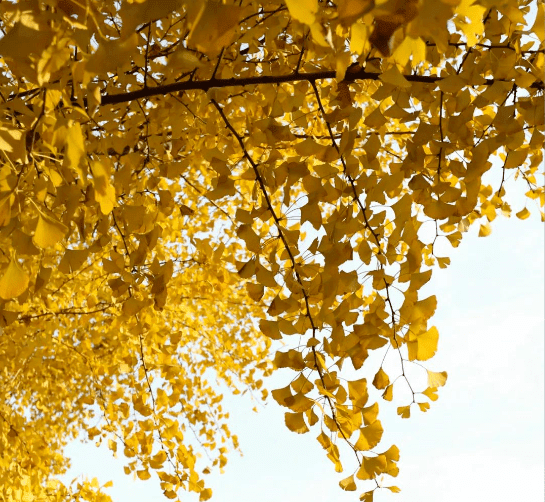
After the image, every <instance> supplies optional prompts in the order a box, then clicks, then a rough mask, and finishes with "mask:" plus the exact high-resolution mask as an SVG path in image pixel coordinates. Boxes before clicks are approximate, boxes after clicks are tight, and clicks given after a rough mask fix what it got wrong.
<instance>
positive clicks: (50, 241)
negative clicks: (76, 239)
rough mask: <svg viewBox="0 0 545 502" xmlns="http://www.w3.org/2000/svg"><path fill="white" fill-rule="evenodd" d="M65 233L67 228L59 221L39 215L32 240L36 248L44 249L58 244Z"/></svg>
mask: <svg viewBox="0 0 545 502" xmlns="http://www.w3.org/2000/svg"><path fill="white" fill-rule="evenodd" d="M67 231H68V227H67V226H66V225H63V224H62V223H61V222H60V221H57V220H55V219H53V218H50V217H49V216H46V215H44V214H40V216H39V217H38V224H37V225H36V231H35V232H34V237H33V238H32V240H33V242H34V244H36V246H38V247H40V248H42V249H45V248H48V247H52V246H54V245H55V244H57V242H60V241H61V240H62V239H63V238H64V236H65V235H66V232H67Z"/></svg>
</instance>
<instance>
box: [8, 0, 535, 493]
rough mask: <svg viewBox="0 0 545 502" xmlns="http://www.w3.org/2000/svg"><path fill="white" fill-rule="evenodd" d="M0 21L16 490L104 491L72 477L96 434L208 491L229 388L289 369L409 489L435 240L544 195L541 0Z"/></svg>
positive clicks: (358, 483)
mask: <svg viewBox="0 0 545 502" xmlns="http://www.w3.org/2000/svg"><path fill="white" fill-rule="evenodd" d="M0 28H1V30H2V35H1V38H0V70H1V71H0V370H1V372H2V373H1V376H2V385H1V386H0V451H1V452H2V453H1V455H0V486H1V488H0V493H1V496H2V497H3V499H4V500H6V501H18V500H27V501H28V500H58V501H64V500H74V499H78V500H88V501H97V502H98V501H105V500H108V499H109V497H108V496H107V495H106V494H105V493H103V491H102V489H101V488H100V487H99V486H98V485H97V483H93V482H86V483H78V484H76V485H72V486H64V485H63V484H62V483H60V482H59V481H58V480H56V477H57V476H58V475H59V474H61V473H63V472H64V471H65V470H66V468H67V465H68V464H67V462H68V460H67V459H66V458H65V457H64V456H63V449H64V446H65V445H66V444H67V442H68V441H71V440H73V439H74V438H76V437H78V435H79V434H81V433H82V432H83V433H84V434H85V435H86V436H87V437H89V438H90V439H92V440H95V441H97V442H102V441H104V442H107V443H108V445H109V447H110V449H111V450H112V451H113V452H114V453H115V452H117V454H118V455H120V456H124V457H125V458H126V462H125V464H126V465H125V472H126V473H127V474H132V473H136V475H137V476H138V477H139V478H140V479H144V480H145V479H148V478H149V477H150V476H152V475H157V476H159V478H160V480H161V487H162V489H163V490H164V495H165V496H166V497H168V498H169V499H175V498H177V497H178V496H181V494H182V493H183V491H184V490H189V491H193V492H197V493H198V494H199V498H200V500H207V499H208V498H210V496H211V495H212V490H211V488H210V487H209V486H207V485H206V482H205V481H206V474H207V473H208V472H210V470H211V469H222V468H223V467H224V465H225V463H226V462H227V453H228V451H229V450H233V449H237V448H238V443H237V438H236V436H235V435H234V434H232V432H231V431H230V430H229V427H228V412H227V410H225V409H224V408H223V407H222V395H221V388H222V386H226V387H228V388H229V389H231V390H232V391H233V392H235V393H239V392H251V393H253V394H254V396H255V397H256V399H266V398H267V394H268V393H267V391H266V390H265V388H264V387H263V379H264V378H265V377H267V376H268V375H270V374H271V372H272V371H273V369H274V368H290V369H291V370H292V371H293V378H292V379H291V380H290V381H287V382H286V386H285V387H283V388H280V389H277V390H274V391H273V392H272V398H273V399H274V400H275V401H277V402H278V403H279V404H280V405H281V406H284V407H285V408H286V410H287V411H286V414H285V422H286V426H287V427H288V428H289V429H290V430H292V431H294V432H296V433H299V434H303V433H307V432H310V431H312V433H313V434H315V435H317V440H318V441H319V443H320V444H321V446H322V447H323V449H324V450H325V455H326V456H327V458H328V459H329V460H331V462H332V463H333V464H334V468H335V470H336V471H337V472H343V471H344V472H345V473H346V474H347V477H346V478H344V479H343V480H342V481H341V482H340V486H341V488H342V489H344V490H356V489H358V490H360V491H361V492H362V495H361V497H360V500H364V501H370V500H372V499H373V494H374V490H376V489H377V487H379V486H380V487H386V488H388V489H390V490H391V491H393V492H397V491H399V488H397V487H395V486H391V483H389V482H386V484H384V485H383V484H382V483H383V481H381V480H382V476H383V475H384V474H386V475H389V476H390V477H395V476H396V475H397V472H398V467H397V461H398V460H399V450H398V449H397V447H396V446H395V445H391V446H388V445H382V444H381V443H380V442H381V437H382V435H383V427H382V425H381V422H380V420H379V418H378V417H379V404H378V402H377V400H376V399H375V398H374V397H373V396H377V395H378V396H379V397H380V396H382V399H383V400H386V401H392V400H393V399H395V389H396V387H397V386H408V388H409V389H410V390H411V394H412V396H413V398H412V401H411V402H402V403H398V405H399V407H398V414H399V415H400V416H401V417H402V418H409V416H410V415H411V413H415V412H416V411H417V410H420V411H423V412H425V411H426V410H427V409H429V407H430V402H433V401H435V400H436V399H437V398H438V388H439V387H441V386H442V385H444V384H445V382H446V380H447V373H446V372H445V371H438V369H436V368H433V369H432V367H429V366H428V363H427V362H425V363H421V362H422V361H428V360H430V359H431V358H432V357H433V355H434V354H435V352H436V350H437V346H438V339H439V334H438V331H437V329H436V328H435V327H434V326H431V325H430V319H431V318H432V316H433V314H434V311H435V309H436V305H437V300H436V298H435V296H429V297H427V298H423V297H422V295H419V290H420V289H421V288H422V286H423V285H424V284H426V283H427V282H428V281H430V279H431V276H432V272H433V270H434V268H435V267H442V268H444V267H447V266H448V265H449V263H450V259H449V257H447V256H438V255H437V249H438V245H437V242H438V241H441V240H447V241H448V242H449V243H450V244H451V245H452V247H458V245H459V244H460V241H461V239H462V237H463V234H464V233H465V232H467V231H468V229H469V228H470V227H471V226H472V225H478V226H479V235H481V236H486V235H488V234H489V233H490V232H491V225H490V224H491V222H492V221H493V220H494V219H495V218H496V216H497V215H498V214H503V215H507V216H509V215H510V214H511V212H512V211H513V212H516V216H517V217H518V218H520V219H521V220H524V219H526V218H527V217H528V216H529V214H530V211H534V210H535V211H540V210H541V208H542V207H543V205H544V198H545V196H544V190H543V186H542V183H541V182H539V181H538V180H537V176H538V175H539V169H540V165H541V164H542V161H543V154H542V148H543V123H544V99H543V89H544V84H543V71H544V59H545V56H544V45H543V44H544V38H545V37H544V31H545V28H544V5H543V3H542V2H532V1H529V0H518V1H516V0H476V1H474V0H376V1H373V0H337V1H335V2H332V1H325V0H285V1H281V0H279V1H270V2H253V1H251V0H238V1H235V0H225V1H219V0H207V1H202V2H196V1H191V0H162V1H156V0H142V1H141V0H133V1H129V0H125V1H112V0H27V1H5V2H1V3H0ZM490 170H498V172H499V173H501V174H500V175H499V178H501V182H499V183H498V185H497V186H491V185H489V184H485V183H484V182H483V180H482V178H483V175H485V174H486V173H487V172H488V171H490ZM512 177H514V178H517V179H518V182H519V183H520V184H521V185H522V186H523V187H524V191H525V192H526V196H527V206H528V207H521V208H513V209H512V208H511V206H510V204H509V194H508V193H506V187H505V183H504V182H505V180H506V179H508V178H512ZM542 218H543V213H542ZM276 340H277V341H280V340H282V345H281V344H280V343H279V342H271V341H276ZM370 351H380V352H381V353H383V354H384V357H394V358H397V360H398V361H399V374H395V375H388V374H386V372H385V371H384V370H383V369H380V370H379V371H378V373H376V374H374V375H371V376H369V375H366V373H365V369H366V366H365V363H366V359H367V357H368V355H369V353H370ZM413 364H419V365H422V371H427V375H428V377H427V378H428V385H427V387H426V388H422V389H420V388H413V386H411V382H410V380H409V379H408V378H407V376H406V367H407V366H408V365H413ZM354 370H355V371H354ZM353 375H357V377H356V378H355V379H354V378H353ZM347 376H348V378H347ZM377 390H379V391H380V394H377V393H376V391H377ZM370 396H371V397H370ZM379 443H380V445H379ZM343 445H344V446H343ZM341 452H342V458H341ZM154 473H155V474H154Z"/></svg>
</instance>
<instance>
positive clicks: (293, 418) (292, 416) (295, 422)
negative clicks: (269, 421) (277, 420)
mask: <svg viewBox="0 0 545 502" xmlns="http://www.w3.org/2000/svg"><path fill="white" fill-rule="evenodd" d="M284 421H285V422H286V427H287V428H288V429H289V430H290V431H293V432H296V433H297V434H304V433H305V432H308V431H309V428H308V427H307V424H305V419H304V418H303V413H290V412H286V414H285V415H284Z"/></svg>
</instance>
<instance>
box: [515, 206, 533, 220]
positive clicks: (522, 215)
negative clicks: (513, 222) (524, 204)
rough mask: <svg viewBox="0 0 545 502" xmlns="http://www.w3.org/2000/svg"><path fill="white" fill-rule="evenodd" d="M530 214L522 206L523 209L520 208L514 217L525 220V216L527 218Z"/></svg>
mask: <svg viewBox="0 0 545 502" xmlns="http://www.w3.org/2000/svg"><path fill="white" fill-rule="evenodd" d="M529 216H530V211H528V209H526V208H524V209H521V210H520V211H519V212H518V213H517V214H516V217H517V218H518V219H519V220H525V219H526V218H528V217H529Z"/></svg>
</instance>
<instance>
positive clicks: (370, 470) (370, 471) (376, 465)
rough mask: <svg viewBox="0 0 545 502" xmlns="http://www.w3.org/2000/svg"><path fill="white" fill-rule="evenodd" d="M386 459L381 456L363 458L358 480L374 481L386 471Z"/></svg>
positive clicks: (357, 474) (357, 475)
mask: <svg viewBox="0 0 545 502" xmlns="http://www.w3.org/2000/svg"><path fill="white" fill-rule="evenodd" d="M386 465H387V461H386V457H385V456H384V455H379V456H378V457H363V458H362V461H361V467H360V468H359V469H358V472H357V473H356V477H357V478H358V479H364V480H365V479H373V478H374V477H375V476H376V475H377V474H380V473H382V472H384V471H385V470H386Z"/></svg>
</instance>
